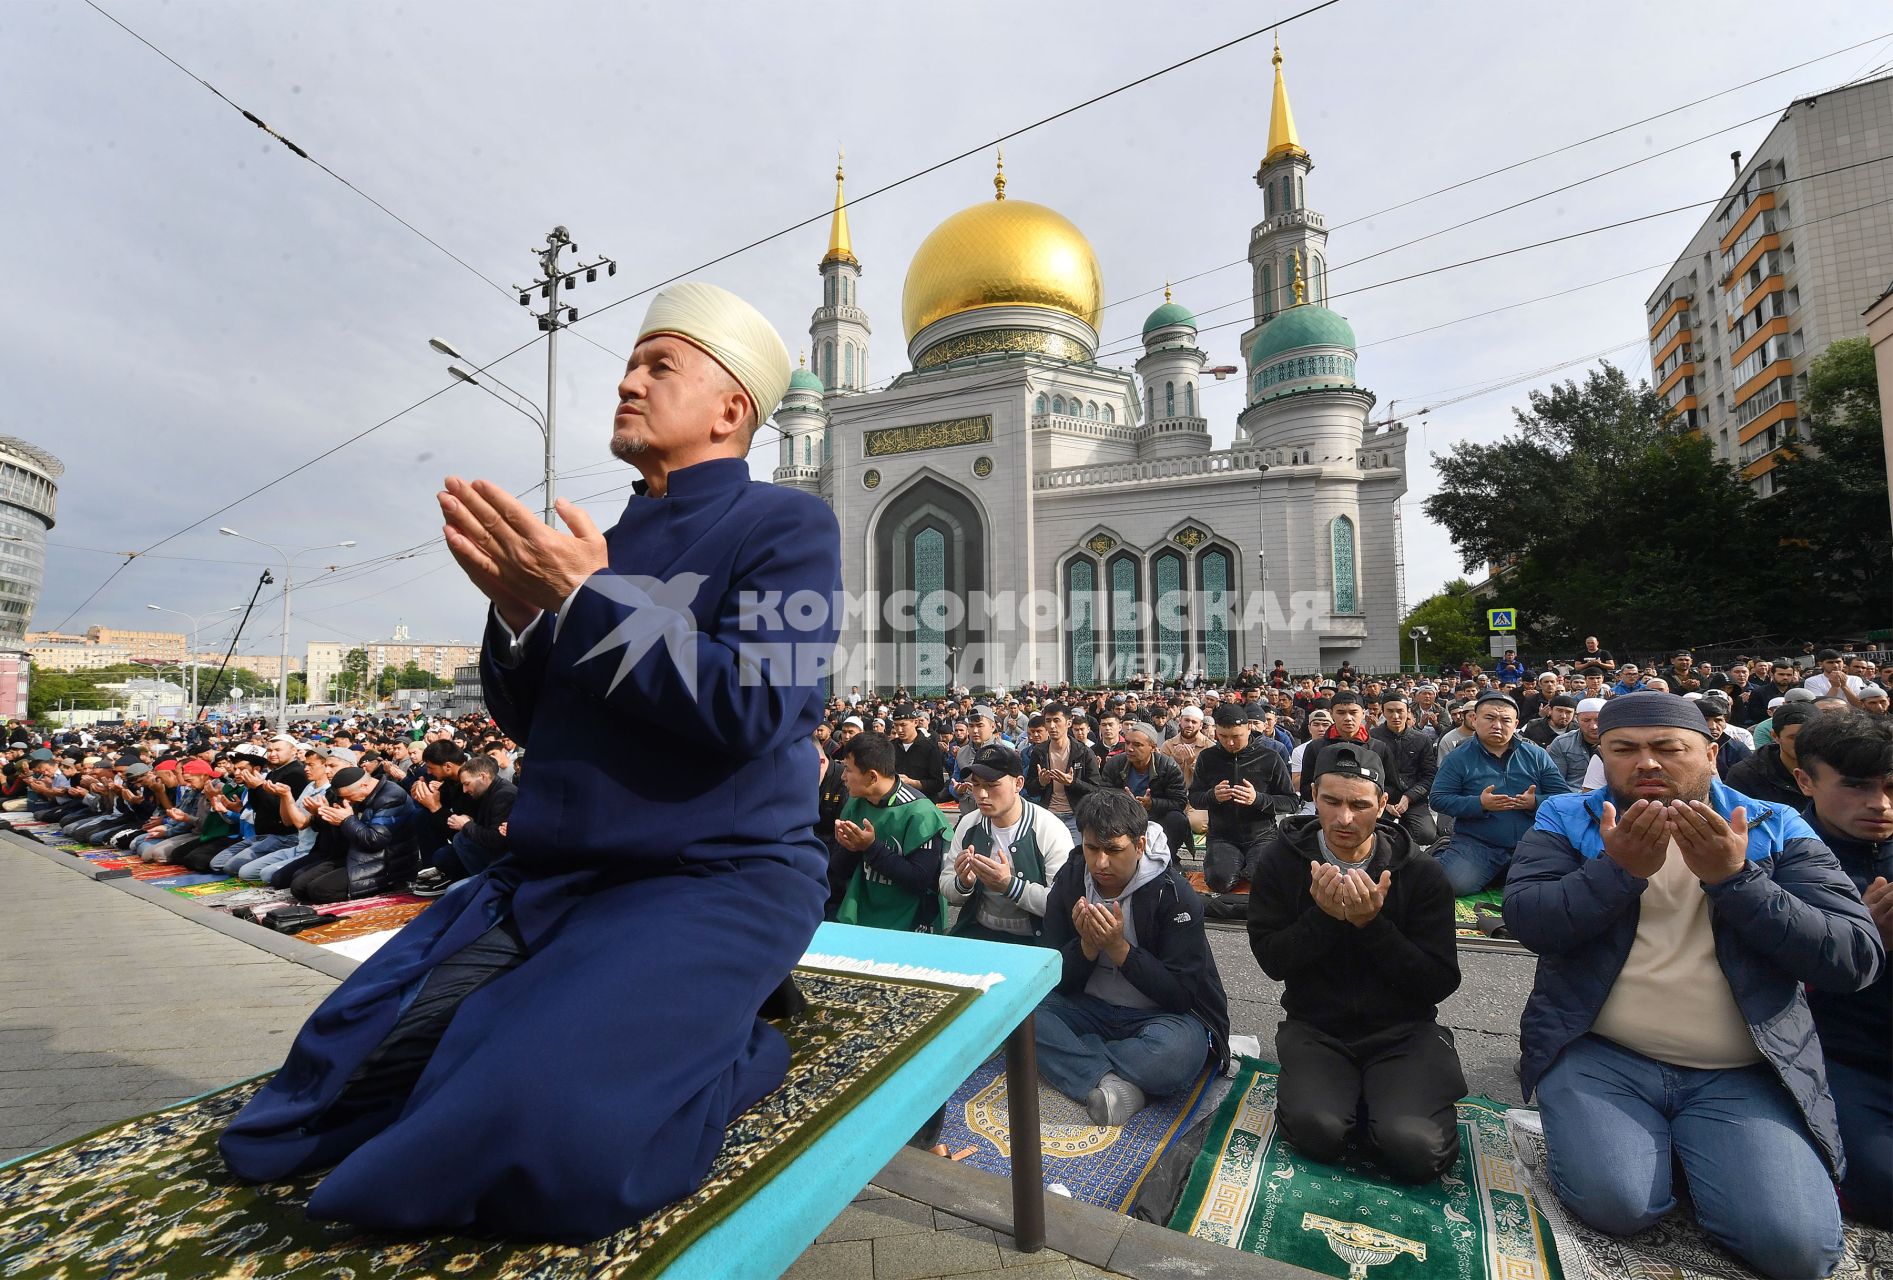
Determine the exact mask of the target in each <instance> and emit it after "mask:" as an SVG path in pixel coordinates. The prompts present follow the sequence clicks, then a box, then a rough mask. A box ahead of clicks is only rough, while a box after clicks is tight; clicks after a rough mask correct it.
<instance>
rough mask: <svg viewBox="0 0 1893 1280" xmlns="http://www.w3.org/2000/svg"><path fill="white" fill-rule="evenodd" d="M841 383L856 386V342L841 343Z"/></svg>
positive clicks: (846, 385)
mask: <svg viewBox="0 0 1893 1280" xmlns="http://www.w3.org/2000/svg"><path fill="white" fill-rule="evenodd" d="M841 385H842V386H844V387H853V386H854V343H852V342H844V343H842V344H841Z"/></svg>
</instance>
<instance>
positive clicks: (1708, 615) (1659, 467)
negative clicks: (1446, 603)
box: [1424, 363, 1779, 652]
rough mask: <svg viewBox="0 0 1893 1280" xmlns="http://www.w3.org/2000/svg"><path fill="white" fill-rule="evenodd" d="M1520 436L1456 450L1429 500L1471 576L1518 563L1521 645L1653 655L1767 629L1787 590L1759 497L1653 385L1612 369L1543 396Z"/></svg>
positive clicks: (1518, 418) (1512, 590) (1513, 586)
mask: <svg viewBox="0 0 1893 1280" xmlns="http://www.w3.org/2000/svg"><path fill="white" fill-rule="evenodd" d="M1513 418H1514V421H1515V424H1516V426H1517V430H1516V431H1515V432H1514V433H1512V434H1511V435H1508V436H1507V437H1506V438H1505V439H1503V440H1501V441H1499V442H1498V443H1496V444H1473V443H1469V442H1461V443H1459V444H1456V445H1454V446H1453V447H1452V449H1451V450H1450V452H1448V453H1447V455H1446V456H1445V457H1443V458H1441V459H1440V460H1439V462H1438V468H1439V473H1440V481H1441V483H1440V490H1439V492H1438V493H1436V494H1434V495H1433V496H1432V497H1430V498H1428V499H1427V500H1426V502H1425V504H1424V506H1425V510H1426V514H1427V516H1428V518H1430V519H1432V520H1434V521H1437V522H1438V523H1439V524H1440V525H1442V526H1443V527H1444V528H1445V529H1446V531H1447V532H1448V533H1449V534H1450V535H1451V536H1452V539H1453V541H1454V542H1455V543H1457V544H1458V546H1459V552H1460V558H1461V560H1462V562H1463V563H1464V565H1465V567H1466V568H1467V569H1474V568H1478V567H1480V566H1483V565H1487V564H1502V563H1510V564H1511V565H1512V571H1511V573H1510V574H1509V576H1508V578H1507V586H1506V592H1505V596H1506V598H1505V600H1504V601H1503V602H1502V603H1504V604H1506V605H1509V606H1513V607H1516V608H1517V609H1518V611H1519V632H1520V642H1521V643H1520V645H1519V647H1520V649H1521V650H1526V651H1538V652H1545V651H1556V650H1564V649H1571V648H1574V647H1575V645H1576V644H1577V642H1578V641H1579V640H1580V639H1582V637H1583V636H1585V635H1588V634H1596V635H1599V636H1601V637H1604V638H1605V643H1606V644H1607V645H1615V646H1618V647H1621V648H1626V649H1646V650H1651V651H1654V650H1656V649H1660V648H1665V647H1667V646H1670V645H1676V644H1697V643H1709V642H1712V641H1715V640H1720V639H1723V638H1724V637H1730V638H1733V637H1746V636H1751V635H1755V634H1757V633H1759V632H1763V631H1766V630H1768V629H1769V628H1768V627H1767V626H1765V625H1763V624H1764V621H1765V620H1767V619H1769V618H1770V616H1771V613H1772V609H1771V601H1770V593H1771V592H1773V591H1775V590H1777V589H1778V584H1779V580H1778V579H1777V578H1776V577H1775V576H1774V570H1773V568H1772V560H1771V555H1770V554H1769V553H1770V552H1771V551H1772V549H1773V547H1772V543H1771V542H1770V541H1769V540H1767V539H1766V538H1765V537H1764V535H1763V532H1762V528H1761V524H1760V522H1759V521H1758V520H1757V518H1756V514H1755V505H1756V501H1757V500H1756V498H1755V496H1754V494H1753V493H1752V492H1751V491H1750V490H1749V488H1748V486H1747V485H1746V484H1744V483H1743V482H1742V479H1741V477H1740V476H1739V475H1737V474H1736V471H1735V469H1734V468H1733V467H1732V466H1730V465H1729V464H1728V463H1726V462H1724V461H1722V460H1720V459H1718V458H1717V457H1716V456H1715V452H1714V449H1713V448H1712V447H1711V445H1710V444H1709V442H1708V441H1706V440H1704V439H1703V438H1702V437H1701V435H1700V433H1698V432H1693V431H1684V430H1681V429H1679V428H1678V427H1676V426H1675V424H1674V422H1673V421H1672V419H1671V416H1670V414H1669V412H1668V410H1667V408H1666V407H1665V405H1664V404H1663V402H1662V400H1661V399H1660V398H1659V397H1658V396H1657V395H1656V393H1655V392H1653V391H1652V390H1651V389H1650V386H1649V384H1648V383H1647V382H1646V383H1640V384H1638V385H1637V386H1635V387H1633V386H1631V385H1630V381H1629V379H1628V378H1626V377H1625V376H1624V373H1623V371H1622V370H1620V369H1617V368H1615V367H1614V366H1612V365H1610V364H1608V363H1606V364H1604V365H1603V366H1602V367H1601V368H1599V369H1595V370H1593V371H1591V373H1590V374H1589V376H1588V377H1587V378H1586V379H1585V382H1584V385H1582V386H1579V385H1578V384H1577V383H1576V382H1575V381H1571V382H1566V383H1563V384H1562V385H1559V386H1554V387H1552V388H1550V389H1549V390H1547V391H1534V392H1532V393H1531V396H1530V410H1529V411H1526V410H1524V409H1514V410H1513Z"/></svg>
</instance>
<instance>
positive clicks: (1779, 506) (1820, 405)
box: [1765, 338, 1893, 636]
mask: <svg viewBox="0 0 1893 1280" xmlns="http://www.w3.org/2000/svg"><path fill="white" fill-rule="evenodd" d="M1800 407H1801V413H1802V419H1801V427H1802V432H1803V436H1804V439H1803V440H1796V441H1791V442H1790V443H1789V444H1788V446H1787V447H1786V448H1785V449H1784V450H1783V452H1782V457H1781V461H1780V462H1779V463H1778V464H1777V465H1776V468H1775V479H1776V482H1777V483H1778V484H1779V485H1780V492H1778V493H1777V494H1776V496H1775V497H1773V498H1771V499H1769V501H1768V502H1767V503H1766V504H1765V506H1766V508H1767V511H1768V514H1769V515H1770V516H1773V517H1778V518H1777V519H1775V520H1774V521H1773V524H1774V528H1775V531H1776V532H1777V534H1778V535H1779V537H1780V540H1781V542H1780V546H1779V549H1778V552H1777V554H1778V555H1779V557H1780V560H1781V572H1782V573H1783V574H1784V575H1785V577H1786V578H1787V579H1789V580H1791V581H1793V582H1794V583H1795V584H1796V585H1797V587H1798V588H1799V591H1798V592H1797V595H1798V597H1799V612H1800V614H1801V617H1802V619H1803V622H1802V624H1801V627H1800V628H1799V630H1802V631H1805V632H1807V633H1808V634H1814V635H1823V636H1843V635H1858V634H1861V633H1863V632H1865V631H1867V630H1869V629H1872V628H1875V627H1884V626H1886V625H1887V623H1888V621H1889V615H1888V606H1889V603H1890V602H1893V522H1890V520H1889V516H1888V506H1887V488H1886V446H1885V441H1884V438H1883V437H1882V434H1881V419H1880V394H1879V382H1878V380H1877V378H1876V377H1875V373H1874V364H1873V347H1872V344H1871V343H1869V342H1868V340H1867V339H1865V338H1844V339H1842V340H1841V341H1839V342H1836V343H1834V344H1832V345H1831V346H1829V347H1828V348H1827V350H1826V351H1824V352H1822V353H1821V355H1820V356H1819V357H1818V358H1817V359H1816V360H1815V361H1814V362H1813V363H1812V364H1811V365H1809V366H1808V387H1807V395H1806V396H1805V398H1804V399H1803V400H1802V402H1801V406H1800ZM1806 445H1812V446H1813V448H1812V449H1808V448H1806V447H1805V446H1806Z"/></svg>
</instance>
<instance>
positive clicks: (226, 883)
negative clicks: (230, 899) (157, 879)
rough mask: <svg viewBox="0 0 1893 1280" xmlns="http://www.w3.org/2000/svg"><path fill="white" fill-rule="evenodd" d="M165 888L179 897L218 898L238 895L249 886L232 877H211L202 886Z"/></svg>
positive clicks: (178, 885)
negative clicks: (227, 894)
mask: <svg viewBox="0 0 1893 1280" xmlns="http://www.w3.org/2000/svg"><path fill="white" fill-rule="evenodd" d="M166 887H167V888H168V889H170V891H171V892H172V893H175V894H177V895H179V896H180V897H185V898H218V897H222V896H223V895H224V894H226V893H240V892H242V891H243V890H245V889H248V888H249V887H250V884H249V882H248V881H244V880H238V879H236V878H234V877H232V876H212V877H211V878H210V879H208V880H206V881H204V883H202V884H174V885H167V886H166Z"/></svg>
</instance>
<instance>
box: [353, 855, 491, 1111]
mask: <svg viewBox="0 0 1893 1280" xmlns="http://www.w3.org/2000/svg"><path fill="white" fill-rule="evenodd" d="M343 871H344V874H346V868H343ZM525 959H526V944H525V943H524V942H522V941H521V940H520V937H519V927H518V926H517V925H516V924H514V923H513V919H512V917H511V916H508V917H507V918H506V919H504V920H502V921H500V922H499V923H498V924H496V925H494V926H493V927H492V928H491V929H488V930H487V931H486V932H485V933H483V934H481V935H480V936H479V937H477V938H475V939H474V940H473V941H472V942H470V943H468V944H467V945H466V946H464V947H462V948H461V949H460V950H459V951H456V952H455V953H454V954H453V955H451V956H448V957H447V958H446V959H445V960H442V961H441V962H440V963H439V964H437V965H435V966H434V969H433V972H431V973H429V974H428V975H427V980H426V981H425V982H423V983H422V984H421V990H420V993H419V994H418V995H416V996H415V997H414V1003H412V1004H410V1005H409V1006H408V1007H407V1008H406V1009H404V1010H403V1011H402V1013H401V1016H400V1017H399V1018H397V1019H395V1023H394V1026H393V1027H392V1028H391V1029H390V1030H389V1031H388V1035H387V1038H386V1039H384V1040H383V1041H382V1042H381V1043H380V1044H379V1045H377V1046H375V1050H374V1052H373V1053H371V1054H369V1055H368V1056H367V1057H366V1058H365V1059H363V1060H362V1064H361V1066H359V1067H357V1068H355V1074H354V1075H352V1076H350V1077H349V1079H348V1084H347V1085H345V1086H343V1089H342V1094H341V1096H340V1097H339V1098H337V1099H336V1101H335V1104H334V1105H333V1106H331V1107H330V1108H329V1110H328V1111H327V1112H326V1113H325V1115H324V1116H323V1124H324V1125H325V1126H339V1125H342V1124H346V1123H348V1122H349V1121H350V1120H353V1119H355V1118H356V1117H358V1116H361V1115H363V1114H365V1113H367V1112H370V1111H373V1110H375V1109H377V1108H381V1107H390V1108H393V1109H396V1110H398V1109H399V1108H400V1106H401V1103H402V1102H403V1101H404V1100H405V1099H406V1098H407V1096H408V1094H410V1093H412V1092H413V1091H414V1085H415V1083H416V1082H417V1081H418V1080H420V1078H421V1073H422V1072H423V1071H425V1070H426V1069H427V1064H428V1062H429V1060H431V1059H432V1058H433V1056H434V1050H435V1049H436V1048H438V1047H439V1045H440V1039H441V1037H442V1036H444V1035H446V1034H447V1024H448V1023H449V1022H452V1021H453V1016H454V1012H455V1011H456V1010H458V1009H459V1008H460V1002H461V1001H463V1000H465V999H466V998H467V997H468V996H470V995H472V994H473V993H474V992H476V991H478V990H479V989H480V988H481V987H484V986H485V985H486V984H487V983H489V982H491V981H493V980H494V979H495V978H497V977H499V976H500V975H501V974H503V973H506V972H507V971H508V970H511V969H516V968H518V967H519V966H520V965H521V964H523V963H524V962H525Z"/></svg>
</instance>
